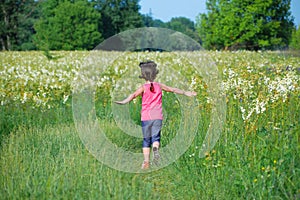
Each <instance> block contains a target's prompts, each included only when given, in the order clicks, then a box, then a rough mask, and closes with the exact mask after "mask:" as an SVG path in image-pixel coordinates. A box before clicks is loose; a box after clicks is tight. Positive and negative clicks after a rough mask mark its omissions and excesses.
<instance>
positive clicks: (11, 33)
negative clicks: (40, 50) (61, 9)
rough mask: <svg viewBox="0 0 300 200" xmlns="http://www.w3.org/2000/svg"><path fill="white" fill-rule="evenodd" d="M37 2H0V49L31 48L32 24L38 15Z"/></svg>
mask: <svg viewBox="0 0 300 200" xmlns="http://www.w3.org/2000/svg"><path fill="white" fill-rule="evenodd" d="M37 4H38V2H37V1H34V0H28V1H22V0H6V1H1V4H0V49H1V50H32V49H35V45H34V44H33V41H32V35H33V33H34V29H33V24H34V22H35V21H36V19H37V17H38V10H37V9H36V7H37Z"/></svg>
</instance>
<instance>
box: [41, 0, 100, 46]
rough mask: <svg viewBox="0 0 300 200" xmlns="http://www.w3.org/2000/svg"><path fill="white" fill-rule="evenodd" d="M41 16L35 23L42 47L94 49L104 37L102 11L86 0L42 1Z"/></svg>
mask: <svg viewBox="0 0 300 200" xmlns="http://www.w3.org/2000/svg"><path fill="white" fill-rule="evenodd" d="M41 10H42V16H41V18H40V19H39V21H38V22H37V23H36V24H35V30H36V32H37V33H36V35H35V42H36V44H37V46H38V47H39V49H41V50H74V49H77V50H81V49H93V48H94V47H95V46H96V45H97V44H98V43H99V42H101V41H102V37H101V34H100V33H99V32H98V26H99V25H98V23H99V19H100V18H101V16H100V14H99V13H98V12H97V11H96V10H95V9H94V7H93V4H92V3H91V2H89V1H86V0H76V1H73V2H71V1H67V0H66V1H56V0H47V1H44V2H43V3H41Z"/></svg>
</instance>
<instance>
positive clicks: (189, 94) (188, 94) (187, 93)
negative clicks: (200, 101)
mask: <svg viewBox="0 0 300 200" xmlns="http://www.w3.org/2000/svg"><path fill="white" fill-rule="evenodd" d="M184 94H185V95H186V96H188V97H193V96H196V95H197V92H190V91H188V92H185V93H184Z"/></svg>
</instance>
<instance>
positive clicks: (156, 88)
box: [115, 61, 197, 169]
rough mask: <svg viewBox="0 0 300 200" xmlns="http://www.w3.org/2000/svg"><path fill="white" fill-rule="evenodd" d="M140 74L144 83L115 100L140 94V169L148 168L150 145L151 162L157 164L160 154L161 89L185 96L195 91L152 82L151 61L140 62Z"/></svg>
mask: <svg viewBox="0 0 300 200" xmlns="http://www.w3.org/2000/svg"><path fill="white" fill-rule="evenodd" d="M139 66H140V68H141V76H139V78H143V79H145V81H146V83H145V84H144V85H142V86H141V87H140V88H138V89H137V90H136V91H135V92H134V93H132V94H130V95H129V96H128V97H127V98H126V99H124V100H123V101H115V103H117V104H126V103H128V102H130V101H131V100H133V99H134V98H136V97H137V96H140V95H141V96H142V110H141V121H142V132H143V138H144V139H143V155H144V162H143V164H142V169H148V168H149V166H150V148H151V145H152V151H153V163H154V164H156V165H158V162H159V159H160V155H159V152H158V149H159V145H160V132H161V127H162V120H163V114H162V90H163V91H166V92H174V93H176V94H183V95H186V96H189V97H191V96H196V95H197V93H196V92H190V91H183V90H180V89H178V88H172V87H169V86H166V85H164V84H162V83H157V82H154V80H155V78H156V75H157V74H158V70H157V68H156V67H157V65H156V63H155V62H153V61H147V62H141V63H140V65H139Z"/></svg>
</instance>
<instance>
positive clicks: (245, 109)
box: [0, 51, 300, 199]
mask: <svg viewBox="0 0 300 200" xmlns="http://www.w3.org/2000/svg"><path fill="white" fill-rule="evenodd" d="M51 53H52V54H53V55H55V57H56V59H52V60H47V58H46V57H45V56H44V55H43V52H0V117H1V121H0V139H1V143H0V195H1V197H0V199H300V124H299V122H300V57H297V56H294V55H291V54H287V53H285V52H248V51H238V52H215V51H210V52H181V53H179V54H180V55H181V56H182V57H183V58H182V59H179V58H178V57H177V56H176V55H177V54H176V55H175V53H153V52H151V53H147V52H143V53H142V52H139V53H124V54H120V53H116V52H100V55H99V56H100V57H101V58H103V60H106V61H105V62H108V63H109V61H110V60H113V58H115V57H116V55H117V59H116V60H114V61H113V62H111V64H109V66H107V68H106V69H105V70H103V71H101V70H102V69H101V70H100V71H101V73H100V72H99V77H98V79H97V80H95V81H96V82H95V85H96V95H95V97H96V98H95V107H96V116H97V119H98V120H99V121H100V122H101V124H102V125H103V127H105V131H106V133H107V137H108V138H109V139H110V140H111V141H112V142H113V143H115V144H116V145H118V146H121V147H123V148H125V149H127V150H128V151H133V152H141V139H140V138H132V137H129V136H128V135H126V134H122V133H123V132H122V131H121V130H120V129H119V127H118V125H117V124H116V123H115V120H114V117H115V116H114V115H113V114H112V112H113V111H112V103H111V102H112V100H115V99H114V98H117V97H118V98H121V97H125V94H124V93H121V91H122V88H123V87H124V88H125V87H126V88H127V90H128V91H129V90H131V89H132V91H133V90H135V89H136V87H137V85H138V84H140V83H142V82H141V80H140V79H138V78H137V79H136V82H130V83H128V85H127V84H126V85H124V84H123V85H121V86H117V83H118V81H120V80H122V79H124V77H127V76H128V74H132V77H137V75H138V73H139V71H138V70H139V68H138V62H140V61H142V60H145V59H148V58H151V59H155V61H156V62H157V63H158V64H159V65H158V68H159V69H160V71H161V73H160V74H159V75H160V76H159V77H158V81H162V82H165V83H167V84H169V85H176V82H178V80H177V79H176V77H177V76H176V73H178V74H181V77H184V78H185V79H184V83H186V85H187V88H185V89H190V90H194V91H196V92H197V93H198V95H197V97H196V100H197V102H198V107H197V109H198V110H199V112H197V113H198V115H199V118H200V119H201V120H200V121H199V124H198V127H196V129H197V133H196V136H195V138H194V140H193V142H192V144H191V145H190V147H189V148H188V150H187V151H186V152H185V153H184V154H183V155H182V156H181V157H180V158H179V159H178V160H176V161H175V162H173V163H171V164H170V165H168V166H167V167H164V168H162V169H159V170H156V171H152V172H149V173H126V172H122V171H118V170H115V169H112V168H110V167H108V166H106V165H104V164H102V163H101V162H100V161H98V160H97V159H96V158H95V157H94V156H93V155H91V154H90V153H89V151H88V150H87V149H86V147H85V146H84V144H83V143H82V141H81V139H80V137H79V136H78V132H77V130H76V128H75V124H74V121H73V113H72V88H73V85H72V81H73V80H74V77H76V75H77V74H78V72H79V71H80V66H81V64H82V63H83V62H84V58H86V56H88V55H89V52H85V51H78V52H77V51H70V52H63V51H61V52H51ZM200 55H202V56H203V55H204V56H203V57H205V58H210V59H211V62H212V63H214V64H215V65H216V66H217V68H218V72H219V77H220V80H221V83H220V85H219V86H220V88H221V93H222V95H223V96H224V99H225V101H226V121H225V122H224V125H223V127H222V131H221V134H220V138H219V139H218V140H217V143H216V145H215V146H214V148H213V149H212V150H211V151H209V152H206V156H205V157H199V156H198V155H199V151H200V147H201V145H202V143H203V140H204V138H205V135H206V133H207V130H208V127H209V124H210V122H211V121H212V119H211V116H213V115H212V114H211V109H212V107H213V102H214V100H213V99H210V97H209V89H208V88H207V84H206V83H205V80H204V79H203V76H202V74H201V73H200V74H199V73H197V72H195V71H194V70H193V66H192V64H191V63H190V62H189V59H185V57H187V58H189V56H191V57H192V58H193V59H196V60H197V58H198V57H199V56H200ZM202 61H203V60H202ZM195 62H196V61H195ZM198 62H201V61H200V60H198ZM165 65H168V66H170V67H171V68H172V69H173V70H174V71H175V72H176V73H175V72H169V71H166V70H165V71H164V68H163V66H165ZM133 71H136V73H137V74H135V73H134V72H133ZM130 80H131V79H130ZM181 82H182V80H181ZM120 88H121V89H120ZM113 89H115V90H116V91H120V93H119V94H118V92H116V95H117V96H113V97H112V96H111V91H112V90H113ZM117 89H118V90H117ZM122 94H123V96H122ZM163 105H164V109H165V112H166V118H165V122H164V127H163V130H162V145H163V146H164V145H167V144H168V143H170V142H171V141H172V138H174V137H175V136H176V131H177V130H178V128H179V125H180V120H181V119H180V118H181V117H182V115H181V114H182V113H180V110H181V106H182V105H181V104H180V102H178V100H177V96H176V95H174V94H170V93H165V94H164V103H163ZM129 108H130V118H132V119H133V121H134V122H135V123H136V124H139V109H140V99H137V100H136V101H134V102H132V103H130V105H129ZM184 120H188V119H183V121H184ZM178 148H180V146H178Z"/></svg>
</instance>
